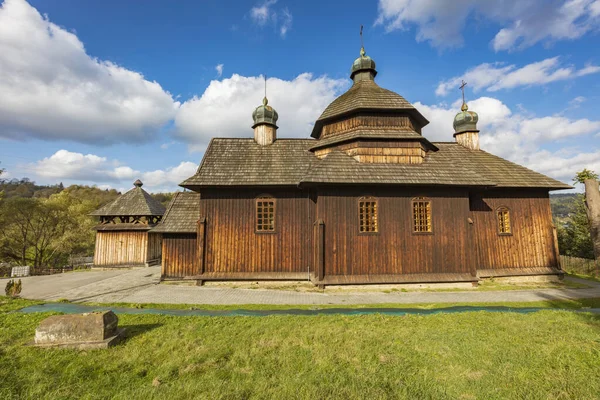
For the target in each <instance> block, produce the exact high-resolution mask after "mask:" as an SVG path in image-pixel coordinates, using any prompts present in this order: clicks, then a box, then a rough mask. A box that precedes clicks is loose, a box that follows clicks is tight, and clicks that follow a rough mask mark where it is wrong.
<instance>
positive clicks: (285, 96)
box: [175, 73, 348, 150]
mask: <svg viewBox="0 0 600 400" xmlns="http://www.w3.org/2000/svg"><path fill="white" fill-rule="evenodd" d="M264 84H265V83H264V78H263V77H262V76H251V77H245V76H241V75H237V74H234V75H233V76H232V77H231V78H226V79H223V80H213V81H212V82H210V84H209V85H208V87H207V88H206V90H205V91H204V93H203V94H202V95H201V96H199V97H194V98H192V99H190V100H188V101H186V102H185V103H183V104H182V105H181V108H180V111H179V113H178V114H177V116H176V118H175V135H177V136H179V137H180V138H181V139H182V140H184V141H185V142H187V143H190V144H191V145H192V148H193V149H194V150H199V149H202V148H203V147H205V146H206V144H207V143H208V141H209V140H210V138H211V137H252V135H253V133H252V129H251V128H250V127H251V126H252V123H253V121H252V112H253V111H254V109H255V108H256V107H257V106H259V105H260V104H261V101H262V97H263V91H264ZM347 84H348V83H347V80H336V79H331V78H328V77H326V76H321V77H318V78H315V77H313V75H311V74H309V73H304V74H300V75H298V76H297V77H296V78H295V79H292V80H289V81H288V80H283V79H278V78H269V79H268V81H267V87H268V98H269V105H271V106H272V107H273V108H275V110H277V113H278V114H279V120H278V122H277V125H278V126H279V131H278V133H277V134H278V136H279V137H308V135H309V134H310V132H311V130H312V125H313V124H314V121H315V120H316V119H317V118H318V117H319V115H320V113H321V112H322V111H323V110H324V109H325V107H326V106H327V105H328V104H329V103H330V102H331V101H333V99H334V98H335V97H336V95H337V94H339V92H340V91H341V90H342V89H345V88H346V86H347Z"/></svg>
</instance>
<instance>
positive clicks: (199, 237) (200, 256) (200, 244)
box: [196, 216, 206, 275]
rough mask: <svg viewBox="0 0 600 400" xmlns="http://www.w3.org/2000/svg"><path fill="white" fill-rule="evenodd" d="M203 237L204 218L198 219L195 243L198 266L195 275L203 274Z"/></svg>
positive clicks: (204, 232)
mask: <svg viewBox="0 0 600 400" xmlns="http://www.w3.org/2000/svg"><path fill="white" fill-rule="evenodd" d="M205 237H206V217H204V216H203V217H200V219H199V220H198V231H197V233H196V241H197V249H198V250H197V253H196V260H197V261H196V263H197V265H198V271H197V273H198V274H200V275H202V274H203V273H204V249H205V240H204V239H205Z"/></svg>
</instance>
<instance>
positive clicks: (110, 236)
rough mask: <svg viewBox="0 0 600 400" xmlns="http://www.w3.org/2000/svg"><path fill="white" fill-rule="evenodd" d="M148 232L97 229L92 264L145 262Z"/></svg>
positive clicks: (136, 263)
mask: <svg viewBox="0 0 600 400" xmlns="http://www.w3.org/2000/svg"><path fill="white" fill-rule="evenodd" d="M147 252H148V232H139V231H138V232H135V231H134V232H127V231H101V232H100V231H99V232H97V233H96V249H95V251H94V265H103V266H111V265H139V264H145V262H146V255H147Z"/></svg>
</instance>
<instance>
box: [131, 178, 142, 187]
mask: <svg viewBox="0 0 600 400" xmlns="http://www.w3.org/2000/svg"><path fill="white" fill-rule="evenodd" d="M133 186H135V187H140V188H141V187H142V186H144V184H143V183H142V181H140V180H139V179H136V180H135V182H133Z"/></svg>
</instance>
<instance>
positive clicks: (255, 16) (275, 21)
mask: <svg viewBox="0 0 600 400" xmlns="http://www.w3.org/2000/svg"><path fill="white" fill-rule="evenodd" d="M275 4H277V0H265V1H264V2H262V3H259V4H257V5H256V6H254V7H252V8H251V9H250V19H251V20H252V22H254V23H255V24H256V25H257V26H259V27H264V26H266V25H267V24H268V23H271V24H272V25H273V26H275V28H276V29H277V30H278V32H279V35H280V36H281V37H282V38H285V36H286V35H287V33H288V32H289V30H290V29H292V21H293V16H292V13H291V12H290V10H289V9H288V8H287V7H284V8H282V9H280V10H279V11H277V10H275V9H274V7H273V6H274V5H275Z"/></svg>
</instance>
